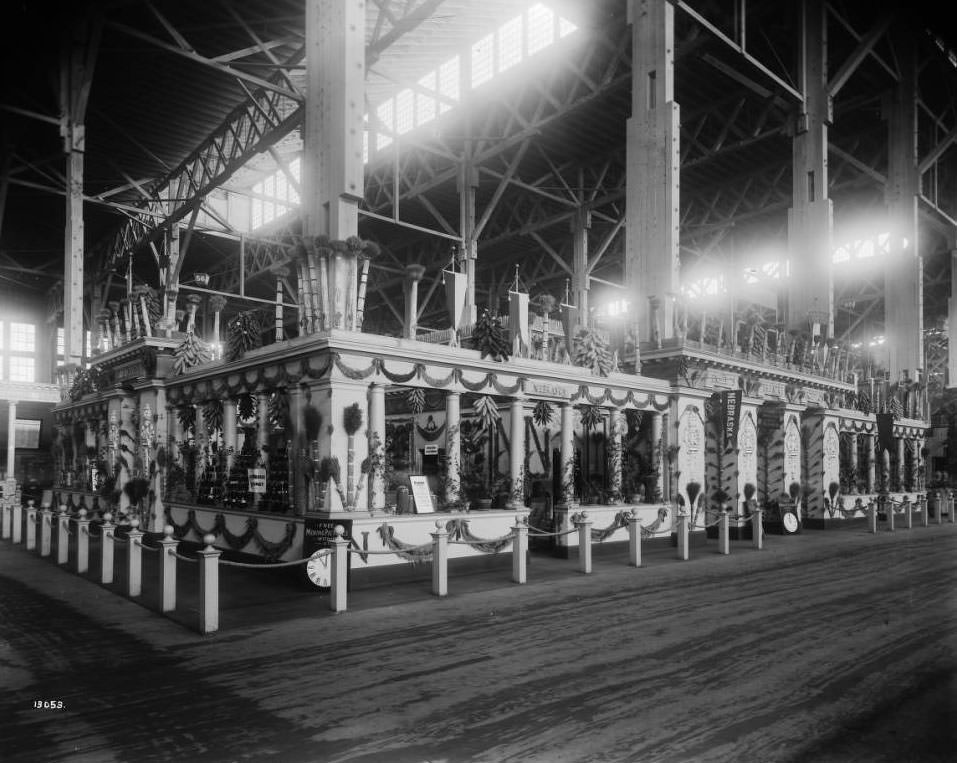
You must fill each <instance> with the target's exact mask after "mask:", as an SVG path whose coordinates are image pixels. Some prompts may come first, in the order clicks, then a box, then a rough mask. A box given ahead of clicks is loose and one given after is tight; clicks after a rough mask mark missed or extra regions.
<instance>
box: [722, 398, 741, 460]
mask: <svg viewBox="0 0 957 763" xmlns="http://www.w3.org/2000/svg"><path fill="white" fill-rule="evenodd" d="M741 394H742V393H741V390H739V389H736V390H734V391H733V392H722V393H721V398H720V401H721V421H722V422H724V447H725V448H726V449H733V448H736V447H738V426H739V425H740V423H741Z"/></svg>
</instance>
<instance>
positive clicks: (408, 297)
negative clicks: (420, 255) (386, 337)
mask: <svg viewBox="0 0 957 763" xmlns="http://www.w3.org/2000/svg"><path fill="white" fill-rule="evenodd" d="M424 273H425V268H424V267H423V266H422V265H406V266H405V279H404V281H403V285H404V287H405V331H404V332H403V336H405V337H406V338H408V339H415V334H416V329H417V324H418V319H419V281H421V280H422V276H423V274H424Z"/></svg>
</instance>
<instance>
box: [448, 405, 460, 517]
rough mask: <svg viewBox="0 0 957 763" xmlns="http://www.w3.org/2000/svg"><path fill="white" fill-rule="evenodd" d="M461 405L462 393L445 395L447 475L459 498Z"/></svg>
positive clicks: (449, 497)
mask: <svg viewBox="0 0 957 763" xmlns="http://www.w3.org/2000/svg"><path fill="white" fill-rule="evenodd" d="M461 403H462V396H461V394H460V393H458V392H446V393H445V458H446V473H447V475H448V484H449V485H455V486H457V489H458V493H459V496H461V494H462V474H461V464H462V433H461V432H460V431H459V426H460V425H461V423H462V414H461ZM459 496H456V497H459ZM446 498H448V499H452V496H446Z"/></svg>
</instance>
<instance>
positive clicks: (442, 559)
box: [430, 520, 449, 596]
mask: <svg viewBox="0 0 957 763" xmlns="http://www.w3.org/2000/svg"><path fill="white" fill-rule="evenodd" d="M430 535H431V536H432V593H433V594H435V595H436V596H445V595H446V594H447V593H448V592H449V534H448V532H446V530H445V525H443V524H442V521H441V520H437V521H436V523H435V532H433V533H430Z"/></svg>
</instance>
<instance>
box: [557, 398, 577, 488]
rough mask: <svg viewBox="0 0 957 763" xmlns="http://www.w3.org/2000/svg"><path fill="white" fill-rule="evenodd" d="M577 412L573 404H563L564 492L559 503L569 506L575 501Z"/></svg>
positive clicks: (562, 477) (562, 473) (562, 475)
mask: <svg viewBox="0 0 957 763" xmlns="http://www.w3.org/2000/svg"><path fill="white" fill-rule="evenodd" d="M574 415H575V411H574V410H573V409H572V404H571V403H562V433H561V443H562V448H561V451H562V463H561V479H562V491H561V495H559V496H558V503H559V504H560V505H563V506H567V505H568V504H569V503H570V502H571V501H572V500H573V499H574V492H573V489H572V478H573V476H574V473H575V472H574V466H575V423H574V422H575V419H574Z"/></svg>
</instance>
